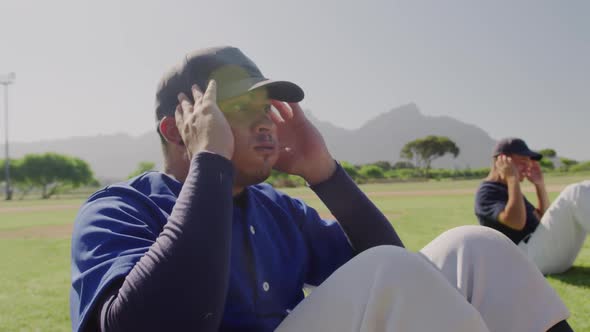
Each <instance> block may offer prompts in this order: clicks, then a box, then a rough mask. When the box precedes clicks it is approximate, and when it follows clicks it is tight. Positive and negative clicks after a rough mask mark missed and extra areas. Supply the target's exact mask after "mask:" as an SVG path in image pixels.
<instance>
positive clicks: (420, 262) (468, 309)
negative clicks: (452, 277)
mask: <svg viewBox="0 0 590 332" xmlns="http://www.w3.org/2000/svg"><path fill="white" fill-rule="evenodd" d="M277 331H280V332H295V331H297V332H300V331H306V332H314V331H320V332H324V331H325V332H329V331H338V332H347V331H350V332H352V331H354V332H357V331H362V332H373V331H375V332H377V331H392V332H409V331H412V332H424V331H440V332H479V331H482V332H483V331H488V329H487V327H486V326H485V323H484V322H483V320H482V318H481V316H480V314H479V313H478V312H477V310H475V308H473V307H472V306H471V305H470V304H469V303H468V302H467V301H465V299H464V298H463V297H462V296H461V294H460V293H459V292H457V290H456V289H455V288H454V287H452V286H451V284H449V283H448V281H447V280H446V279H445V278H444V276H443V275H442V274H441V273H440V272H439V271H438V270H437V269H436V268H435V267H434V266H432V264H431V263H429V262H427V261H426V260H425V259H423V258H422V257H421V256H420V255H419V254H416V253H411V252H408V251H406V250H404V249H401V248H397V247H393V246H381V247H376V248H372V249H369V250H367V251H365V252H363V253H361V254H360V255H358V256H357V257H355V258H354V259H352V260H351V261H350V262H348V263H347V264H345V265H344V266H342V267H341V268H340V269H338V270H337V271H336V272H334V274H332V275H331V276H330V277H329V278H328V279H327V280H326V281H325V282H324V283H322V284H321V285H320V286H319V287H317V288H315V289H314V291H313V292H312V293H311V295H309V296H308V297H307V298H305V300H303V301H302V302H301V303H300V304H299V305H298V306H297V307H295V309H294V310H293V311H292V312H291V313H290V314H289V316H287V318H286V319H285V320H284V321H283V322H282V323H281V325H280V326H279V327H278V328H277ZM537 332H538V331H537Z"/></svg>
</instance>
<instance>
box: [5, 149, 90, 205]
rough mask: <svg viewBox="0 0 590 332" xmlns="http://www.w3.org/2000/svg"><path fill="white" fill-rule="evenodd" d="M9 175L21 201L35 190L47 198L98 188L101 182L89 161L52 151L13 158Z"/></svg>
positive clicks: (13, 188)
mask: <svg viewBox="0 0 590 332" xmlns="http://www.w3.org/2000/svg"><path fill="white" fill-rule="evenodd" d="M5 163H6V160H5V159H3V160H0V182H4V183H5V181H6V174H5V166H6V165H5ZM9 173H10V182H11V186H12V190H11V191H12V192H14V191H15V189H16V190H17V191H18V192H19V193H20V195H21V198H22V197H24V196H25V195H27V194H29V193H30V192H31V191H33V190H34V189H38V190H39V191H40V192H41V197H42V198H44V199H47V198H50V197H51V196H53V195H55V194H56V193H58V192H60V191H61V190H67V189H74V188H78V187H80V186H98V181H97V180H96V179H95V178H94V174H93V172H92V169H91V168H90V165H89V164H88V163H87V162H86V161H84V160H82V159H80V158H76V157H72V156H67V155H62V154H57V153H51V152H48V153H44V154H28V155H26V156H24V157H23V158H21V159H10V162H9Z"/></svg>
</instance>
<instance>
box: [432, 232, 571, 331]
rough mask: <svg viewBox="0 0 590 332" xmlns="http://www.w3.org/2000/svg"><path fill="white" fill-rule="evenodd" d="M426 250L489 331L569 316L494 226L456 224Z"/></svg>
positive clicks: (541, 326)
mask: <svg viewBox="0 0 590 332" xmlns="http://www.w3.org/2000/svg"><path fill="white" fill-rule="evenodd" d="M421 253H422V254H424V255H425V256H426V257H427V258H428V259H429V260H430V261H431V262H433V263H434V265H436V266H437V267H438V268H439V269H440V270H441V271H442V273H443V275H444V276H445V277H446V278H447V279H448V280H449V282H450V283H451V284H453V285H456V286H457V288H458V289H459V291H460V292H461V294H462V295H463V296H464V297H465V298H466V299H467V300H468V301H469V302H470V303H471V304H472V305H473V307H475V308H476V309H477V310H478V311H479V313H480V314H481V316H482V318H483V320H484V321H485V323H486V325H487V326H488V328H489V329H490V331H498V332H500V331H502V332H511V331H514V332H541V331H546V330H547V329H548V328H550V327H552V326H553V325H555V324H556V323H558V322H560V321H562V320H564V319H566V318H567V317H568V316H569V312H568V310H567V308H566V307H565V305H564V304H563V302H562V301H561V300H560V299H559V297H558V295H557V294H556V292H555V291H554V290H553V289H552V288H551V287H550V286H549V284H548V283H547V281H546V280H545V278H544V277H543V275H542V274H541V273H540V272H539V270H538V269H537V268H536V267H535V266H534V264H533V263H532V262H531V261H530V260H529V259H527V257H526V256H525V255H524V254H523V252H522V251H521V250H519V249H518V247H516V246H515V245H514V243H512V241H510V240H509V239H508V238H507V237H506V236H504V235H503V234H501V233H500V232H497V231H495V230H493V229H491V228H488V227H481V226H462V227H457V228H455V229H452V230H449V231H447V232H445V233H443V234H442V235H440V236H439V237H438V238H436V239H434V241H432V242H431V243H430V244H428V245H427V246H426V247H424V249H422V250H421Z"/></svg>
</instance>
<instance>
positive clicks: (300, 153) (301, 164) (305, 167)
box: [270, 100, 336, 185]
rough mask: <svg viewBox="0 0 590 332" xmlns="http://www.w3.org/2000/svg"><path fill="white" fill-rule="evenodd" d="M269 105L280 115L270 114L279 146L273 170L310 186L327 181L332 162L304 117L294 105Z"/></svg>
mask: <svg viewBox="0 0 590 332" xmlns="http://www.w3.org/2000/svg"><path fill="white" fill-rule="evenodd" d="M272 105H273V106H274V107H275V108H276V109H277V110H278V111H279V114H280V116H279V115H277V114H276V113H273V112H271V113H270V115H271V118H272V120H273V121H274V123H275V124H276V126H277V131H278V138H279V142H280V145H281V146H280V147H281V154H280V156H279V160H278V161H277V163H276V164H275V169H277V170H279V171H282V172H285V173H289V174H295V175H299V176H301V177H303V178H304V179H305V181H307V183H309V184H311V185H313V184H317V183H320V182H322V181H324V180H327V179H328V178H329V177H330V176H331V175H332V174H333V173H334V171H335V170H336V162H335V161H334V158H332V156H331V155H330V152H329V151H328V148H327V147H326V143H325V142H324V139H323V138H322V135H321V134H320V132H319V131H318V130H317V129H316V127H314V125H313V124H311V122H310V121H309V120H308V119H307V118H306V117H305V114H304V113H303V110H301V107H300V106H299V104H298V103H289V104H288V105H287V104H285V103H283V102H280V101H276V100H273V101H272Z"/></svg>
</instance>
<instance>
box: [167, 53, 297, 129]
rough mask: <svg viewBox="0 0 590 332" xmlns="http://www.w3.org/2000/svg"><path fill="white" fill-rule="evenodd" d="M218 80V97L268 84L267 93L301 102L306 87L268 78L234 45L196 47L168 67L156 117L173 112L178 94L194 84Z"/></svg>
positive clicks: (226, 97)
mask: <svg viewBox="0 0 590 332" xmlns="http://www.w3.org/2000/svg"><path fill="white" fill-rule="evenodd" d="M211 79H215V81H216V82H217V100H218V101H222V100H225V99H228V98H232V97H237V96H239V95H242V94H244V93H246V92H248V91H252V90H255V89H258V88H261V87H265V88H266V89H267V91H268V96H269V98H271V99H276V100H280V101H285V102H299V101H301V100H302V99H303V97H304V94H303V90H302V89H301V88H300V87H299V86H298V85H296V84H294V83H291V82H287V81H274V80H270V79H268V78H265V77H264V76H263V75H262V73H261V72H260V70H259V69H258V67H257V66H256V64H254V62H252V60H250V59H249V58H248V57H247V56H246V55H244V53H242V51H240V50H239V49H237V48H235V47H229V46H222V47H213V48H206V49H201V50H197V51H194V52H192V53H189V54H187V55H186V57H185V58H184V59H183V61H181V62H180V63H179V64H177V65H176V66H175V67H174V68H172V69H171V70H170V71H168V72H167V73H166V74H165V75H164V77H163V78H162V80H161V81H160V83H159V84H158V90H157V92H156V120H160V119H162V118H163V117H164V116H174V112H175V110H176V105H178V97H177V96H178V94H179V93H181V92H184V93H185V94H186V95H187V96H189V98H190V97H191V96H192V93H191V87H192V86H193V84H197V85H198V86H199V87H200V88H201V90H202V91H205V90H206V89H207V85H208V83H209V80H211Z"/></svg>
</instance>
